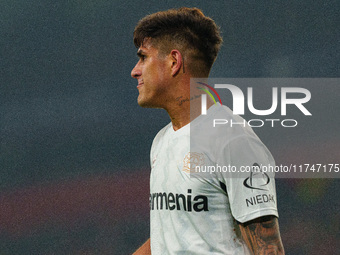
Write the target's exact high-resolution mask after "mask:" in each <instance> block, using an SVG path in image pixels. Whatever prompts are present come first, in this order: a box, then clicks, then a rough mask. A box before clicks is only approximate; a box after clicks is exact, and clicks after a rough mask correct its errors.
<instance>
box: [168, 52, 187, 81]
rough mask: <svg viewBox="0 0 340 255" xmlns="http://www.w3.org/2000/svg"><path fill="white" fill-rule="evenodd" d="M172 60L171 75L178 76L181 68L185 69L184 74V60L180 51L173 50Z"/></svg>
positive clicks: (171, 53)
mask: <svg viewBox="0 0 340 255" xmlns="http://www.w3.org/2000/svg"><path fill="white" fill-rule="evenodd" d="M170 59H171V75H172V76H176V75H177V74H179V72H180V71H181V68H183V72H184V66H183V65H184V59H183V56H182V54H181V53H180V52H179V50H172V51H171V52H170Z"/></svg>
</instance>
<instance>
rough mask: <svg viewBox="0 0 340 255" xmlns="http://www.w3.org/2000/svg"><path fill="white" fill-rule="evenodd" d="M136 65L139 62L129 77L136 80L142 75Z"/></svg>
mask: <svg viewBox="0 0 340 255" xmlns="http://www.w3.org/2000/svg"><path fill="white" fill-rule="evenodd" d="M138 64H139V61H138V63H137V64H136V65H135V67H134V68H133V69H132V71H131V77H132V78H136V79H137V78H138V77H139V76H141V74H142V72H141V70H140V68H139V65H138Z"/></svg>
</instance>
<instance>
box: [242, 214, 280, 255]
mask: <svg viewBox="0 0 340 255" xmlns="http://www.w3.org/2000/svg"><path fill="white" fill-rule="evenodd" d="M239 227H240V230H241V234H242V237H243V239H244V241H245V243H246V244H247V246H248V248H249V249H250V251H251V253H252V254H256V255H262V254H268V255H269V254H273V255H276V254H280V255H281V254H284V249H283V245H282V241H281V236H280V230H279V223H278V220H277V218H276V217H275V216H264V217H260V218H257V219H254V220H251V221H248V222H246V223H240V224H239Z"/></svg>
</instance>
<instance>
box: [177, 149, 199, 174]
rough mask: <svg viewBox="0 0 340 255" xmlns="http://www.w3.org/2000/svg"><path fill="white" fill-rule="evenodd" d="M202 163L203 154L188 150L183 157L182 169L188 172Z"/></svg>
mask: <svg viewBox="0 0 340 255" xmlns="http://www.w3.org/2000/svg"><path fill="white" fill-rule="evenodd" d="M202 165H204V155H203V153H198V152H188V153H187V154H186V155H185V157H184V159H183V169H182V170H183V171H184V172H186V173H190V171H193V172H194V171H195V168H196V166H202Z"/></svg>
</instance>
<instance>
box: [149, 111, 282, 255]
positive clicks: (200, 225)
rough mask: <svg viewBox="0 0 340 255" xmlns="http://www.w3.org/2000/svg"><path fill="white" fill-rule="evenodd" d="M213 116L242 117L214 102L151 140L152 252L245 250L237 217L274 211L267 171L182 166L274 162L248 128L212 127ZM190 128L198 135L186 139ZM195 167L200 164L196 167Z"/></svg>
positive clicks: (273, 193) (242, 219)
mask: <svg viewBox="0 0 340 255" xmlns="http://www.w3.org/2000/svg"><path fill="white" fill-rule="evenodd" d="M214 119H228V120H229V122H231V120H233V121H234V122H235V123H236V122H237V123H243V119H242V118H240V117H238V116H233V115H232V112H231V110H230V109H229V108H227V107H226V106H221V105H219V104H215V105H213V106H212V107H210V108H209V109H208V115H206V116H203V115H201V116H199V117H198V118H196V119H195V120H194V121H192V122H191V123H190V124H188V125H186V126H184V127H182V128H181V129H179V130H177V131H174V130H173V127H172V124H171V123H170V124H168V125H167V126H166V127H164V128H163V129H162V130H161V131H160V132H159V133H158V134H157V136H156V137H155V139H154V141H153V144H152V148H151V176H150V221H151V228H150V238H151V252H152V254H153V255H166V254H176V255H179V254H186V255H190V254H202V255H207V254H242V255H244V254H249V252H248V249H247V247H246V245H245V243H244V242H243V241H242V239H241V235H240V231H239V228H238V222H241V223H244V222H246V221H249V220H252V219H255V218H257V217H261V216H265V215H275V216H278V214H277V206H276V191H275V182H274V179H273V178H272V176H269V175H268V174H263V173H258V174H257V175H260V178H255V175H256V173H253V172H247V173H242V174H238V173H233V174H229V173H222V172H217V171H215V172H209V173H207V172H205V173H204V174H202V175H201V174H198V175H195V177H193V174H192V173H190V165H191V170H192V167H193V166H201V167H202V166H206V167H207V166H209V165H210V166H217V165H218V166H228V165H229V166H235V167H236V168H237V169H241V167H242V166H254V165H255V166H264V165H274V164H275V163H274V160H273V158H272V156H271V154H270V152H269V151H268V149H267V148H266V147H265V146H264V145H263V144H262V142H261V141H260V139H259V138H258V137H257V136H256V135H255V133H254V132H253V131H252V129H251V128H249V127H243V125H240V124H236V125H234V126H232V127H231V126H230V125H218V126H216V127H215V128H212V121H213V120H214ZM212 130H213V131H212ZM190 134H191V135H193V134H195V135H197V136H198V137H199V139H194V140H193V139H192V137H190ZM190 138H191V139H190ZM195 169H196V168H195ZM201 169H202V172H203V171H204V168H203V167H202V168H201ZM205 169H207V168H205ZM237 221H238V222H237Z"/></svg>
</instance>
